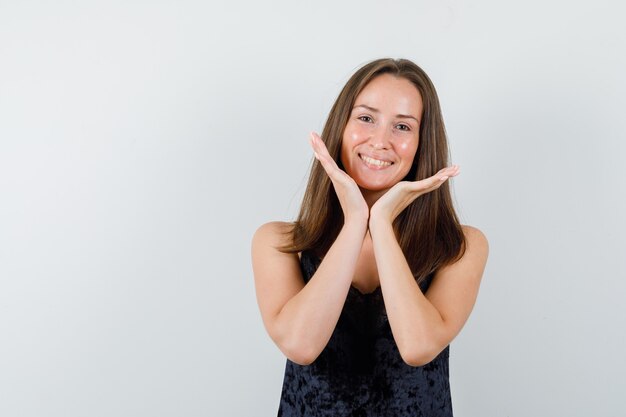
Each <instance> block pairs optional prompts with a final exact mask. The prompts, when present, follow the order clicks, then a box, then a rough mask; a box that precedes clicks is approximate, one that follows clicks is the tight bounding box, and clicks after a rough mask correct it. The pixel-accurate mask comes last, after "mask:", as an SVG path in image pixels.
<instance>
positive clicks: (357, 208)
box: [309, 132, 369, 222]
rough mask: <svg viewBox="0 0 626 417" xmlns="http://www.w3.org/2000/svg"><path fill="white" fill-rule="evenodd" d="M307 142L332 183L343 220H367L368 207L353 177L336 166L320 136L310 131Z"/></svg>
mask: <svg viewBox="0 0 626 417" xmlns="http://www.w3.org/2000/svg"><path fill="white" fill-rule="evenodd" d="M309 142H310V143H311V147H313V152H315V157H316V158H317V160H318V161H319V162H320V163H321V164H322V167H323V168H324V171H326V174H328V177H329V178H330V180H331V182H332V183H333V187H334V188H335V193H336V194H337V197H338V198H339V203H340V204H341V209H342V210H343V216H344V219H345V222H347V221H349V220H354V221H365V222H367V221H368V219H369V207H368V206H367V202H366V201H365V199H364V198H363V194H362V193H361V190H360V189H359V186H358V185H357V184H356V182H355V181H354V179H352V177H350V176H349V175H348V174H347V173H346V172H345V171H343V170H342V169H341V168H339V167H338V166H337V163H336V162H335V160H334V159H333V157H332V156H330V154H329V153H328V149H327V148H326V145H324V142H323V141H322V138H320V137H319V135H318V134H317V133H315V132H311V136H310V139H309Z"/></svg>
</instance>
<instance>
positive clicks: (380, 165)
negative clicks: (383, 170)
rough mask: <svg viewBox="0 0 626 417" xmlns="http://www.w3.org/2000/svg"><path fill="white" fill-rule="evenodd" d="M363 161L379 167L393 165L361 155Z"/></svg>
mask: <svg viewBox="0 0 626 417" xmlns="http://www.w3.org/2000/svg"><path fill="white" fill-rule="evenodd" d="M361 159H363V160H364V161H365V162H367V163H368V164H370V165H376V166H379V167H386V166H389V165H391V162H386V161H380V160H378V159H372V158H369V157H367V156H365V155H361Z"/></svg>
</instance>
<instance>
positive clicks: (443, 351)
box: [252, 59, 488, 417]
mask: <svg viewBox="0 0 626 417" xmlns="http://www.w3.org/2000/svg"><path fill="white" fill-rule="evenodd" d="M310 144H311V147H312V148H313V151H314V154H315V158H316V161H314V164H313V167H312V169H311V174H310V178H309V182H308V186H307V189H306V192H305V195H304V199H303V202H302V206H301V209H300V213H299V216H298V218H297V220H296V221H295V222H293V223H285V222H270V223H266V224H264V225H262V226H261V227H260V228H259V229H258V230H257V231H256V233H255V235H254V237H253V239H252V264H253V271H254V279H255V286H256V295H257V301H258V304H259V308H260V311H261V315H262V318H263V323H264V325H265V328H266V330H267V332H268V333H269V335H270V337H271V338H272V340H273V341H274V342H275V343H276V345H277V346H278V348H279V349H280V350H281V351H282V352H283V353H284V354H285V356H286V357H287V364H286V368H285V376H284V381H283V387H282V395H281V399H280V406H279V410H278V415H279V416H334V417H337V416H377V417H380V416H424V417H437V416H451V415H452V403H451V397H450V385H449V379H448V358H449V344H450V342H451V341H452V340H453V339H454V337H455V336H456V335H457V334H458V333H459V332H460V330H461V328H462V327H463V325H464V324H465V322H466V321H467V319H468V317H469V314H470V312H471V311H472V309H473V306H474V304H475V301H476V297H477V294H478V289H479V286H480V280H481V277H482V274H483V271H484V268H485V264H486V262H487V256H488V243H487V239H486V238H485V236H484V234H483V233H482V232H481V231H480V230H478V229H477V228H474V227H471V226H466V225H461V224H459V221H458V218H457V216H456V213H455V211H454V207H453V205H452V200H451V196H450V189H449V186H448V182H449V180H450V178H451V177H454V176H456V175H458V174H459V167H458V166H456V165H452V166H448V158H449V155H448V145H447V139H446V133H445V129H444V124H443V119H442V116H441V110H440V107H439V100H438V98H437V93H436V91H435V88H434V86H433V84H432V82H431V81H430V79H429V78H428V76H427V75H426V74H425V73H424V71H423V70H422V69H421V68H420V67H418V66H417V65H416V64H414V63H413V62H411V61H409V60H405V59H398V60H394V59H379V60H375V61H372V62H370V63H368V64H366V65H365V66H363V67H362V68H360V69H359V70H357V71H356V73H355V74H354V75H353V76H352V77H351V78H350V80H349V81H348V83H347V84H346V85H345V87H344V88H343V89H342V91H341V93H340V94H339V97H338V98H337V101H336V102H335V104H334V106H333V108H332V110H331V111H330V114H329V116H328V120H327V121H326V125H325V126H324V130H323V132H322V136H321V137H320V136H318V135H316V134H314V133H312V134H311V137H310Z"/></svg>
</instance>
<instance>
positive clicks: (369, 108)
mask: <svg viewBox="0 0 626 417" xmlns="http://www.w3.org/2000/svg"><path fill="white" fill-rule="evenodd" d="M357 107H363V108H365V109H367V110H369V111H372V112H374V113H380V110H378V109H375V108H374V107H370V106H368V105H367V104H357V105H356V106H354V107H353V108H352V110H354V109H356V108H357ZM396 117H402V118H404V119H413V120H415V121H416V122H417V123H418V124H419V122H420V121H419V120H418V119H417V118H416V117H415V116H411V115H410V114H396Z"/></svg>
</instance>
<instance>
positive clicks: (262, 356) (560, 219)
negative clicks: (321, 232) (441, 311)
mask: <svg viewBox="0 0 626 417" xmlns="http://www.w3.org/2000/svg"><path fill="white" fill-rule="evenodd" d="M624 11H625V7H624V6H623V5H622V3H620V2H617V1H615V2H609V1H597V2H593V3H591V2H581V1H549V2H546V1H537V0H533V1H525V2H501V1H486V0H476V1H471V2H461V1H458V0H455V1H446V0H444V1H441V0H438V1H398V2H376V1H345V2H330V1H316V2H310V3H307V4H300V3H299V2H294V1H282V2H253V1H250V2H246V3H243V2H232V3H225V2H215V3H210V2H209V3H207V2H199V1H156V2H148V1H143V2H142V1H124V2H122V1H118V2H104V1H103V2H93V1H92V2H89V1H86V2H68V1H60V2H30V1H12V2H9V1H0V61H1V63H0V199H1V204H0V337H1V342H0V415H2V416H7V417H8V416H24V417H25V416H28V417H31V416H33V417H34V416H63V417H69V416H91V417H97V416H106V417H109V416H151V417H152V416H270V415H276V411H277V407H278V400H279V397H280V388H281V384H282V378H283V371H284V366H285V357H284V356H283V355H282V353H281V352H280V351H279V350H278V348H277V347H276V346H275V345H274V344H273V342H272V341H271V339H270V338H269V336H268V335H267V333H266V332H265V329H264V327H263V323H262V321H261V317H260V313H259V310H258V306H257V303H256V298H255V291H254V280H253V276H252V267H251V262H250V240H251V237H252V235H253V233H254V231H255V230H256V228H257V227H258V226H260V225H261V224H263V223H265V222H267V221H270V220H284V221H290V220H293V219H294V217H295V215H296V213H297V210H298V207H299V204H300V199H301V197H302V194H303V192H304V186H305V184H306V178H307V175H308V169H309V167H310V163H311V161H312V152H311V150H310V148H309V145H308V142H307V136H308V133H309V132H310V131H311V130H315V131H317V132H321V130H322V127H323V124H324V121H325V118H326V116H327V114H328V111H329V110H330V107H331V106H332V103H333V101H334V100H335V98H336V97H337V94H338V93H339V90H340V88H341V87H342V86H343V84H344V83H345V82H346V81H347V79H348V78H349V76H350V75H351V74H352V73H353V72H354V71H355V70H356V69H357V68H358V67H360V66H361V65H363V64H364V63H366V62H368V61H370V60H372V59H375V58H379V57H394V58H409V59H411V60H413V61H415V62H416V63H417V64H419V65H420V66H422V67H423V68H424V69H425V70H426V72H427V73H428V74H429V75H430V77H431V78H432V80H433V82H434V84H435V86H436V87H437V89H438V93H439V96H440V100H441V104H442V108H443V113H444V118H445V122H446V127H447V131H448V134H449V143H450V149H451V153H452V162H453V163H456V164H459V165H460V166H461V173H460V175H459V176H458V177H455V178H454V179H452V180H451V182H452V186H453V191H454V200H455V203H456V207H457V209H458V214H459V216H460V218H461V221H462V223H464V224H469V225H473V226H475V227H478V228H479V229H481V230H482V231H483V232H484V233H485V235H486V236H487V238H488V239H489V243H490V257H489V261H488V265H487V268H486V270H485V274H484V277H483V281H482V284H481V289H480V293H479V296H478V300H477V303H476V306H475V308H474V311H473V313H472V315H471V316H470V319H469V320H468V322H467V324H466V326H465V327H464V328H463V330H462V331H461V333H460V334H459V335H458V337H457V338H456V339H455V340H454V341H453V342H452V344H451V351H450V355H451V356H450V366H451V370H450V373H451V376H450V379H451V390H452V396H453V407H454V411H455V415H458V416H509V417H515V416H519V417H522V416H523V417H526V416H554V415H561V416H570V417H574V416H581V417H582V416H585V417H586V416H590V415H594V416H620V415H623V413H624V405H623V401H622V399H621V394H622V391H623V388H624V384H623V375H624V373H625V372H626V366H625V361H624V354H623V352H624V350H625V348H626V343H625V341H624V332H623V329H624V328H626V314H625V313H626V312H625V310H624V306H623V301H622V300H623V298H624V294H626V280H625V278H626V267H625V266H624V255H623V253H624V244H623V236H624V232H625V227H624V226H625V222H624V217H623V213H624V212H625V211H626V203H625V198H624V178H625V175H624V171H623V168H622V165H621V163H622V161H623V159H624V158H623V155H624V154H625V153H626V142H625V140H624V139H626V138H625V133H626V126H625V123H624V116H623V113H624V109H625V108H626V81H625V79H624V74H625V73H626V56H625V54H624V51H625V50H626V30H625V29H624V25H623V21H622V20H623V19H622V17H623V15H624Z"/></svg>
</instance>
